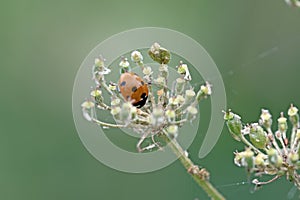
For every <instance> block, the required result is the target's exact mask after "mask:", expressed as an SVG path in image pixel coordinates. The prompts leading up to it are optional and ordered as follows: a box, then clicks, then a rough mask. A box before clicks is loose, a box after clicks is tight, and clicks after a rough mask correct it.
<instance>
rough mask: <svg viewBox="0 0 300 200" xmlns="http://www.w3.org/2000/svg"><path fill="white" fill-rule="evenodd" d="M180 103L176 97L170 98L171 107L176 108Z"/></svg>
mask: <svg viewBox="0 0 300 200" xmlns="http://www.w3.org/2000/svg"><path fill="white" fill-rule="evenodd" d="M178 104H179V102H178V100H177V99H176V98H175V97H171V98H169V105H171V106H172V107H176V106H178Z"/></svg>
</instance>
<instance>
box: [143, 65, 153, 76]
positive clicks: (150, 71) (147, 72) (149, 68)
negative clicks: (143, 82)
mask: <svg viewBox="0 0 300 200" xmlns="http://www.w3.org/2000/svg"><path fill="white" fill-rule="evenodd" d="M152 73H153V72H152V69H151V67H149V66H147V67H145V68H144V69H143V74H145V75H146V76H150V75H151V74H152Z"/></svg>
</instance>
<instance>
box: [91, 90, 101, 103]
mask: <svg viewBox="0 0 300 200" xmlns="http://www.w3.org/2000/svg"><path fill="white" fill-rule="evenodd" d="M91 96H92V97H93V98H94V100H95V102H96V104H100V103H102V102H103V96H102V91H101V90H92V91H91Z"/></svg>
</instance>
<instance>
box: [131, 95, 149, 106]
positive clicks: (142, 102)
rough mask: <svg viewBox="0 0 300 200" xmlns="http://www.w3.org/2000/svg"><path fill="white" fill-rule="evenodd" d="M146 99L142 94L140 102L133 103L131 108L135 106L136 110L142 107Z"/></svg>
mask: <svg viewBox="0 0 300 200" xmlns="http://www.w3.org/2000/svg"><path fill="white" fill-rule="evenodd" d="M147 98H148V96H146V93H143V94H142V95H141V100H140V101H138V102H136V103H134V104H133V106H135V107H137V108H141V107H143V106H144V105H145V104H146V101H147Z"/></svg>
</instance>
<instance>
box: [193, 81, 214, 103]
mask: <svg viewBox="0 0 300 200" xmlns="http://www.w3.org/2000/svg"><path fill="white" fill-rule="evenodd" d="M211 87H212V86H211V84H210V83H208V82H206V85H201V87H200V90H199V91H198V93H197V96H196V99H197V101H198V102H200V101H201V99H203V98H207V96H209V95H211V93H212V92H211Z"/></svg>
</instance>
